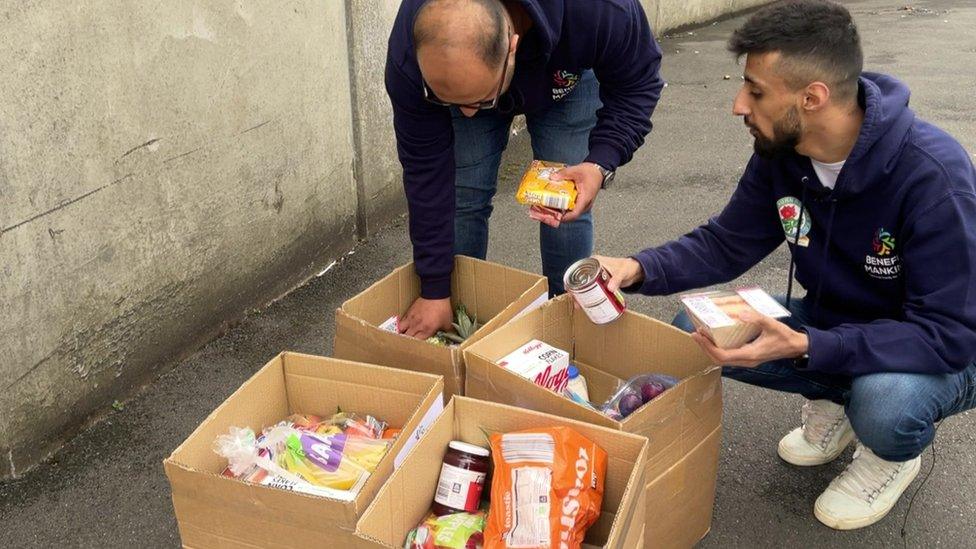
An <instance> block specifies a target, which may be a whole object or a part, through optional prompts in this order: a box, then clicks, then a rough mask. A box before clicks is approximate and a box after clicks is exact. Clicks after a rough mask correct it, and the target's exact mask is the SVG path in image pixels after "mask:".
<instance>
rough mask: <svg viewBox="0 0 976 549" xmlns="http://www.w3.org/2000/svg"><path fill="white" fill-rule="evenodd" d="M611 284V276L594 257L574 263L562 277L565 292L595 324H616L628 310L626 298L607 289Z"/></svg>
mask: <svg viewBox="0 0 976 549" xmlns="http://www.w3.org/2000/svg"><path fill="white" fill-rule="evenodd" d="M609 282H610V273H608V272H607V270H606V269H604V268H603V266H602V265H600V262H599V261H597V260H596V259H593V258H592V257H589V258H587V259H581V260H579V261H577V262H576V263H573V264H572V265H570V267H569V269H567V270H566V274H564V275H563V285H564V286H565V288H566V291H567V292H569V293H570V294H572V296H573V298H574V299H575V300H576V302H577V303H579V305H580V307H582V309H583V312H585V313H586V316H588V317H590V320H591V321H593V323H594V324H607V323H609V322H613V321H614V320H617V319H618V318H620V315H622V314H624V310H626V309H627V304H626V302H625V301H624V296H623V295H621V294H620V292H611V291H610V290H609V289H608V288H607V283H609Z"/></svg>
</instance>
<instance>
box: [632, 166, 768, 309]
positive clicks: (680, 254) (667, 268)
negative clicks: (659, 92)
mask: <svg viewBox="0 0 976 549" xmlns="http://www.w3.org/2000/svg"><path fill="white" fill-rule="evenodd" d="M759 163H760V160H759V159H758V157H757V156H755V155H754V156H753V157H752V160H750V162H749V165H748V166H746V171H745V173H744V174H743V176H742V178H741V179H740V180H739V185H738V187H736V189H735V193H733V194H732V198H731V200H729V203H728V205H726V206H725V209H723V210H722V212H721V213H720V214H719V215H718V216H717V217H714V218H712V219H711V220H709V222H708V223H707V224H705V225H702V226H701V227H698V228H697V229H695V230H693V231H692V232H690V233H688V234H686V235H684V236H682V237H681V238H679V239H677V240H673V241H671V242H668V243H667V244H664V245H662V246H659V247H656V248H648V249H646V250H644V251H642V252H640V253H638V254H637V255H635V256H634V259H636V260H637V261H638V262H639V263H640V265H641V269H642V271H643V273H642V274H643V282H641V283H640V285H639V286H637V285H634V286H632V287H629V288H626V290H627V291H639V292H640V293H643V294H647V295H667V294H673V293H678V292H683V291H685V290H691V289H695V288H702V287H705V286H711V285H713V284H719V283H723V282H728V281H730V280H732V279H734V278H737V277H738V276H740V275H742V274H743V273H745V272H746V271H747V270H749V269H750V268H751V267H752V266H754V265H755V264H756V263H759V261H761V260H762V259H763V258H764V257H766V256H767V255H769V254H770V253H771V252H772V251H773V250H775V249H776V247H777V246H779V245H780V243H781V242H783V240H785V238H786V237H785V234H784V233H783V227H782V225H780V222H779V218H778V217H777V213H776V206H775V204H776V201H775V199H774V198H773V196H772V187H771V186H770V185H769V184H768V183H766V182H765V181H763V176H762V175H761V174H760V166H759Z"/></svg>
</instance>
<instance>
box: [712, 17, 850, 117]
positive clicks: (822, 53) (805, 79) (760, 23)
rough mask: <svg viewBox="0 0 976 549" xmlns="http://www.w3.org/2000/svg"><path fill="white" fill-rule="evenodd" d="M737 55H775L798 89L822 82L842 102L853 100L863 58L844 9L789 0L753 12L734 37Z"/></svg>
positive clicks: (732, 43)
mask: <svg viewBox="0 0 976 549" xmlns="http://www.w3.org/2000/svg"><path fill="white" fill-rule="evenodd" d="M728 47H729V51H731V52H732V53H735V54H736V55H738V56H740V57H741V56H743V55H746V54H749V53H768V52H779V53H780V54H781V55H782V61H781V63H780V67H779V68H780V69H781V70H782V71H783V77H784V78H785V79H786V81H787V82H788V83H789V84H790V85H791V86H793V87H794V89H799V88H802V87H804V86H806V85H807V84H809V83H810V82H812V81H814V80H821V81H823V82H824V83H825V84H827V85H828V86H830V88H831V91H832V92H833V94H834V96H835V97H837V99H839V100H841V101H845V100H852V99H854V98H856V97H857V82H858V77H859V76H860V75H861V70H862V69H863V68H864V54H863V53H862V51H861V39H860V37H859V35H858V32H857V26H856V25H855V24H854V20H853V19H852V18H851V14H850V12H849V11H847V8H845V7H844V6H841V5H839V4H835V3H834V2H829V1H826V0H788V1H786V2H780V3H777V4H775V5H772V6H769V7H766V8H763V9H761V10H760V11H758V12H756V13H755V14H754V15H753V16H752V17H750V18H749V20H748V21H746V22H745V24H744V25H742V27H741V28H739V29H737V30H736V31H735V32H733V33H732V38H730V39H729V45H728Z"/></svg>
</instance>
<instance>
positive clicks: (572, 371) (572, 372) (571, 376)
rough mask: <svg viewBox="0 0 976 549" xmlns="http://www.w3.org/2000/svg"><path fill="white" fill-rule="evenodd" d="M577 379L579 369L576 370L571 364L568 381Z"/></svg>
mask: <svg viewBox="0 0 976 549" xmlns="http://www.w3.org/2000/svg"><path fill="white" fill-rule="evenodd" d="M577 377H579V368H577V367H576V366H573V365H572V364H570V365H569V379H574V378H577Z"/></svg>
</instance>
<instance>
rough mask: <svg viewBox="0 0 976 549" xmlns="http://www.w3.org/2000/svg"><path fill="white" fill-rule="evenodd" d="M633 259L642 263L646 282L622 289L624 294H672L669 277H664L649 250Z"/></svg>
mask: <svg viewBox="0 0 976 549" xmlns="http://www.w3.org/2000/svg"><path fill="white" fill-rule="evenodd" d="M631 259H633V260H635V261H637V262H638V263H640V266H641V269H642V270H643V271H644V281H643V282H641V283H639V284H634V285H633V286H629V287H627V288H621V289H622V290H623V291H624V292H626V293H638V292H639V293H642V294H644V295H667V294H668V293H670V292H668V283H667V277H665V276H664V272H663V271H662V270H661V266H660V264H659V263H658V261H657V258H656V257H655V256H654V255H653V254H652V253H651V252H650V251H649V250H644V251H643V252H640V253H639V254H637V255H633V256H631Z"/></svg>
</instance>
